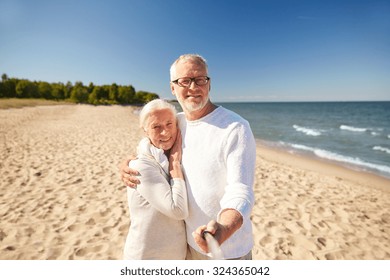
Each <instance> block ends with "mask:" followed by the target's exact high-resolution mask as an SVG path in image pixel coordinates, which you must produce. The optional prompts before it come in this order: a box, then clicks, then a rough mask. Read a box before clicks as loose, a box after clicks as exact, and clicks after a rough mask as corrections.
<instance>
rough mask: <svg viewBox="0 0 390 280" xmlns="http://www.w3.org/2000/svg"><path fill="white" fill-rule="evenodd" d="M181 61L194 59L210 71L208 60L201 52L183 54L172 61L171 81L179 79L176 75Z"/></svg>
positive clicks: (193, 60)
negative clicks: (177, 66)
mask: <svg viewBox="0 0 390 280" xmlns="http://www.w3.org/2000/svg"><path fill="white" fill-rule="evenodd" d="M180 61H192V62H195V63H197V64H198V65H201V66H203V67H204V68H205V69H206V72H208V66H207V61H206V59H204V58H203V57H202V56H201V55H199V54H183V55H181V56H179V58H178V59H176V60H175V62H173V63H172V65H171V68H170V69H169V73H170V75H171V81H173V80H175V79H177V78H178V77H176V65H177V64H178V63H179V62H180Z"/></svg>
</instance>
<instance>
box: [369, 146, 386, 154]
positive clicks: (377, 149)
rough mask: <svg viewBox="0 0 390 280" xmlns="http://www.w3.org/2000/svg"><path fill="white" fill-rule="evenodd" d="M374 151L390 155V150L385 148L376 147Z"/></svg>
mask: <svg viewBox="0 0 390 280" xmlns="http://www.w3.org/2000/svg"><path fill="white" fill-rule="evenodd" d="M372 149H373V150H375V151H381V152H385V153H387V154H390V149H389V148H384V147H381V146H375V147H373V148H372Z"/></svg>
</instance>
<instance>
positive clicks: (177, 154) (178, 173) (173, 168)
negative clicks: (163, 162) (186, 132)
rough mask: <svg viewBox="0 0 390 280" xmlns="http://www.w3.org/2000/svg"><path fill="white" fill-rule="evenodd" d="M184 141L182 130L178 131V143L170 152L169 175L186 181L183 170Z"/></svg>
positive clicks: (176, 142)
mask: <svg viewBox="0 0 390 280" xmlns="http://www.w3.org/2000/svg"><path fill="white" fill-rule="evenodd" d="M181 157H182V139H181V132H180V129H177V135H176V141H175V143H174V144H173V146H172V148H171V150H170V151H169V173H170V174H171V177H172V178H181V179H184V176H183V172H182V170H181Z"/></svg>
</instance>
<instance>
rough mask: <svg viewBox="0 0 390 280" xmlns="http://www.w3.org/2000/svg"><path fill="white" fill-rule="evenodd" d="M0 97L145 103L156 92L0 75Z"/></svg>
mask: <svg viewBox="0 0 390 280" xmlns="http://www.w3.org/2000/svg"><path fill="white" fill-rule="evenodd" d="M0 98H43V99H48V100H58V101H60V100H65V101H70V102H74V103H85V104H93V105H113V104H122V105H125V104H145V103H147V102H149V101H151V100H153V99H156V98H159V96H158V95H157V94H156V93H151V92H147V91H136V90H135V88H134V87H133V86H132V85H117V84H115V83H113V84H111V85H94V84H93V83H92V82H91V83H89V85H84V84H83V83H82V82H75V83H74V84H72V83H71V82H67V83H66V84H64V83H60V82H58V83H48V82H44V81H30V80H27V79H18V78H9V77H8V75H7V74H3V75H2V76H1V81H0Z"/></svg>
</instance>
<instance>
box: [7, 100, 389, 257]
mask: <svg viewBox="0 0 390 280" xmlns="http://www.w3.org/2000/svg"><path fill="white" fill-rule="evenodd" d="M134 110H135V108H134V107H123V106H98V107H94V106H90V105H58V106H39V107H26V108H22V109H2V110H0V157H1V161H0V176H1V181H0V259H2V260H6V259H10V260H19V259H24V260H32V259H34V260H35V259H38V260H44V259H60V260H62V259H80V260H81V259H83V260H84V259H86V260H102V259H103V260H107V259H121V258H122V250H123V246H124V242H125V238H126V235H127V231H128V227H129V222H130V219H129V212H128V208H127V197H126V189H125V187H124V186H123V184H122V183H121V181H120V178H119V173H118V163H119V162H120V161H121V159H123V158H124V156H125V155H128V154H132V153H134V152H135V148H136V145H137V143H138V141H139V140H140V138H141V137H142V133H141V131H140V129H139V128H138V117H137V115H135V114H134V113H133V111H134ZM255 176H256V177H255V186H254V191H255V199H256V202H255V206H254V208H253V213H252V222H253V231H254V239H255V246H254V248H253V258H254V259H257V260H260V259H267V260H274V259H295V260H304V259H305V260H307V259H310V260H311V259H321V260H322V259H339V260H342V259H353V260H357V259H359V260H366V259H373V260H380V259H390V211H389V209H390V180H387V179H384V178H381V177H377V176H374V175H371V174H369V173H362V172H356V171H351V170H349V169H346V168H343V167H339V166H335V165H332V164H329V163H327V162H321V161H316V160H312V159H309V158H305V157H302V156H297V155H292V154H289V153H287V152H283V151H278V150H273V149H270V148H268V147H266V146H264V145H261V144H258V147H257V166H256V175H255Z"/></svg>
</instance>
